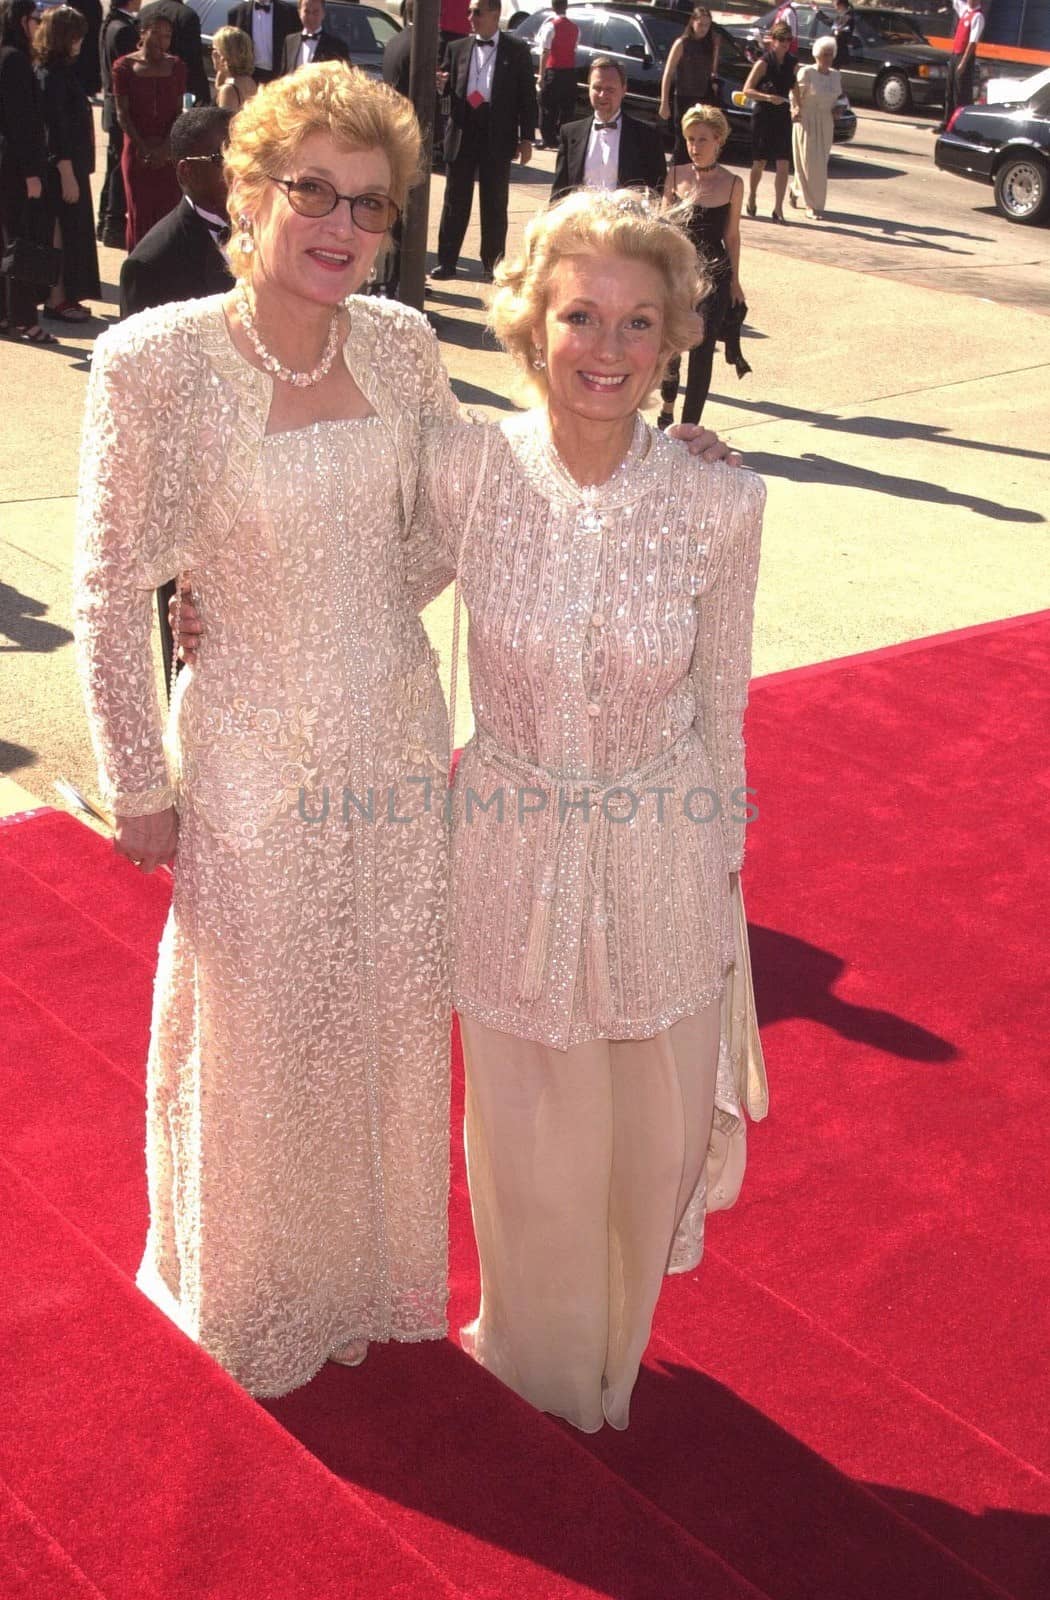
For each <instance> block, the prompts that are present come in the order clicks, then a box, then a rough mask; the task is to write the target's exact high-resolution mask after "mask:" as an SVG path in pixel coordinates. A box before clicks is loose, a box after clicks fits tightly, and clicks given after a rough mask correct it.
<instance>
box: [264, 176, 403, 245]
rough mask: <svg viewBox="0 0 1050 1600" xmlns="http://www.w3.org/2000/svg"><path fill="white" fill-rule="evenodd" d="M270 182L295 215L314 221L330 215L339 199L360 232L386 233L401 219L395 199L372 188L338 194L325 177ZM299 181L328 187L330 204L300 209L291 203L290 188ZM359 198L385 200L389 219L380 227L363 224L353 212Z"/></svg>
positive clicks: (399, 209)
mask: <svg viewBox="0 0 1050 1600" xmlns="http://www.w3.org/2000/svg"><path fill="white" fill-rule="evenodd" d="M270 182H271V183H275V184H276V185H277V187H278V189H283V190H284V195H285V199H286V200H287V201H288V204H289V205H290V206H291V208H292V210H293V211H294V212H295V214H296V216H297V217H312V218H313V219H314V221H319V220H320V218H321V217H330V216H331V215H332V213H333V211H335V210H336V208H337V206H338V205H339V202H340V200H345V201H346V203H347V205H348V206H349V207H350V220H351V222H352V223H353V224H354V227H355V228H360V229H361V232H362V233H373V234H379V233H388V232H389V231H390V229H391V228H393V227H394V226H395V225H396V224H397V223H398V222H400V220H401V207H400V206H399V205H398V204H397V201H396V200H391V198H390V196H389V195H388V194H377V192H376V191H375V190H374V189H366V190H365V192H364V194H340V193H339V190H338V189H337V188H336V186H335V184H334V183H329V182H328V179H327V178H271V179H270ZM301 183H319V184H323V185H324V187H325V188H326V189H330V190H331V191H332V193H333V195H334V196H335V199H334V200H333V201H332V204H331V205H330V206H329V208H328V210H327V211H300V210H299V208H298V206H296V205H294V204H293V202H292V190H293V189H294V188H296V187H297V186H298V185H299V184H301ZM359 200H385V201H386V203H387V205H388V206H389V207H390V209H391V211H392V212H393V213H394V214H393V216H392V217H391V218H390V219H389V221H387V222H385V223H384V224H383V226H382V227H381V228H368V227H366V226H365V225H364V223H361V222H358V220H357V217H356V215H355V212H354V207H355V206H356V205H357V202H358V201H359Z"/></svg>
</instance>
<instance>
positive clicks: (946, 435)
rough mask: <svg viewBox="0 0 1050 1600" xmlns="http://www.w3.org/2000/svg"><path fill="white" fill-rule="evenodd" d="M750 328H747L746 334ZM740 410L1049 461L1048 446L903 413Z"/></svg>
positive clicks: (742, 405) (753, 405)
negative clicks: (971, 432) (992, 437)
mask: <svg viewBox="0 0 1050 1600" xmlns="http://www.w3.org/2000/svg"><path fill="white" fill-rule="evenodd" d="M746 333H747V330H746V329H745V336H746ZM732 404H733V405H734V406H736V407H737V408H738V409H739V410H741V411H752V412H755V413H757V414H758V415H759V416H762V417H780V418H781V419H782V420H783V421H785V422H806V423H808V424H809V425H810V427H813V428H827V429H828V430H829V431H831V432H833V433H857V434H861V435H864V436H866V437H869V438H875V439H907V440H909V441H912V442H925V443H927V444H949V445H954V446H955V447H956V448H957V449H959V450H983V451H985V452H987V453H988V454H989V455H995V456H1004V455H1005V456H1019V457H1020V458H1021V459H1022V460H1024V461H1050V452H1048V451H1046V450H1022V449H1019V448H1018V447H1017V446H1016V445H1009V444H987V443H986V442H985V441H984V440H983V439H961V438H956V437H955V436H954V435H953V434H952V433H951V432H950V431H949V430H948V429H947V428H946V427H945V426H944V425H943V424H942V423H939V422H906V421H904V420H903V418H900V417H838V416H836V415H835V414H834V412H830V411H808V410H806V409H805V408H804V407H802V406H788V405H783V404H781V403H780V402H778V401H775V400H734V401H733V402H732Z"/></svg>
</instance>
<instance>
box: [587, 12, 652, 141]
mask: <svg viewBox="0 0 1050 1600" xmlns="http://www.w3.org/2000/svg"><path fill="white" fill-rule="evenodd" d="M598 48H599V50H600V51H601V53H602V55H606V56H611V57H612V59H613V60H614V61H615V62H617V63H618V64H619V65H620V66H621V67H622V68H623V70H624V72H625V73H626V74H627V109H628V110H629V111H637V112H641V113H643V114H645V113H648V120H650V121H651V120H652V115H653V111H654V109H655V107H656V104H657V103H658V101H659V98H660V78H661V67H660V64H659V63H658V62H657V61H656V58H655V57H654V55H653V52H652V50H651V48H650V45H649V40H648V39H647V38H646V36H645V34H644V32H643V31H642V28H641V25H640V24H639V23H638V22H636V21H635V19H634V17H625V16H614V15H613V14H612V13H610V12H606V13H605V15H604V16H603V18H602V22H601V27H600V28H599V30H598Z"/></svg>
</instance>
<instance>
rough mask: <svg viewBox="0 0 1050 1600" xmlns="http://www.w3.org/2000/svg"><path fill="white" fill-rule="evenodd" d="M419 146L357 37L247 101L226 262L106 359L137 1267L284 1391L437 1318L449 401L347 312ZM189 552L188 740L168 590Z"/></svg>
mask: <svg viewBox="0 0 1050 1600" xmlns="http://www.w3.org/2000/svg"><path fill="white" fill-rule="evenodd" d="M418 156H419V136H418V131H417V127H416V122H415V118H414V116H413V113H412V110H411V107H410V106H409V105H408V103H407V102H406V101H405V100H403V99H402V98H401V97H400V96H399V95H397V94H395V93H394V91H393V90H391V89H388V88H387V87H386V86H385V85H383V84H378V83H373V82H372V81H371V80H370V79H368V78H367V77H365V76H364V75H363V74H361V73H357V72H351V71H348V69H347V68H346V67H345V66H344V65H343V64H341V63H337V62H333V63H328V64H325V65H321V66H314V67H309V68H304V69H303V70H302V71H300V72H298V73H296V74H295V77H294V79H293V78H287V79H282V80H279V81H278V82H276V83H273V84H271V85H268V86H267V88H266V90H265V92H263V93H261V94H260V95H258V96H257V97H256V99H254V100H253V101H251V102H250V103H249V104H248V105H246V106H245V107H244V109H243V110H242V111H241V112H240V113H239V114H238V116H237V117H236V119H235V120H234V122H233V123H232V125H231V140H230V145H229V148H228V157H227V173H228V177H229V180H230V196H229V212H230V217H231V221H232V227H233V237H232V239H231V241H230V245H229V255H230V260H231V264H232V266H233V269H234V271H235V274H236V277H237V286H236V288H235V289H234V290H233V291H232V292H231V293H230V294H228V295H226V296H224V297H221V298H220V297H218V296H215V297H213V298H211V299H206V300H196V301H191V302H188V303H183V304H177V305H170V306H164V307H158V308H156V309H154V310H150V311H145V312H143V313H141V314H140V315H138V316H135V317H132V318H130V319H129V320H128V321H127V322H125V323H123V324H121V325H120V326H119V327H116V328H114V329H112V330H110V331H108V332H107V333H106V334H104V335H103V337H102V338H101V339H100V340H99V342H98V344H97V346H96V355H95V360H94V368H93V373H92V380H91V390H90V397H89V409H88V418H87V425H86V431H85V442H84V454H83V461H82V473H81V501H80V518H79V556H78V604H77V615H78V621H77V633H78V641H79V652H80V662H81V668H82V673H83V678H84V683H85V689H86V695H87V701H88V707H89V715H90V719H91V723H92V728H93V734H94V738H95V742H96V748H97V752H98V755H99V761H100V770H101V776H102V782H103V786H104V789H105V793H106V798H107V800H108V802H109V805H110V807H111V809H112V810H113V812H114V813H115V814H116V818H117V848H118V850H120V851H121V852H122V853H123V854H124V855H126V856H128V857H130V858H131V860H133V861H134V862H136V863H137V864H138V865H140V866H141V867H142V868H143V869H144V870H147V871H148V870H150V869H151V868H153V867H155V866H156V865H157V864H158V863H160V862H163V861H170V860H171V859H172V857H173V856H174V854H175V849H176V842H177V845H178V867H177V871H176V875H175V888H174V899H173V906H172V912H171V916H170V919H169V923H168V927H167V929H166V932H165V935H164V940H163V944H162V948H161V955H160V966H159V972H158V978H157V986H156V1000H155V1009H154V1020H153V1034H152V1043H151V1048H150V1054H149V1072H148V1082H149V1094H148V1138H147V1144H148V1175H149V1197H150V1228H149V1236H148V1240H147V1244H146V1252H145V1257H144V1260H143V1263H142V1267H141V1270H140V1274H139V1283H140V1286H141V1287H142V1288H143V1289H144V1290H145V1292H146V1293H147V1294H149V1295H150V1297H151V1298H152V1299H153V1300H154V1301H155V1302H156V1303H157V1304H158V1305H160V1306H161V1307H162V1308H164V1309H165V1310H166V1311H167V1312H168V1313H169V1315H171V1316H172V1317H173V1318H174V1319H175V1320H176V1321H177V1322H178V1323H179V1324H180V1326H182V1327H183V1328H184V1329H185V1330H186V1331H187V1332H188V1333H189V1334H190V1335H191V1337H193V1338H195V1339H197V1340H199V1342H200V1343H201V1344H202V1345H203V1346H204V1348H205V1349H206V1350H208V1351H209V1352H210V1353H211V1354H212V1355H213V1356H214V1357H216V1359H217V1360H219V1361H220V1362H221V1363H222V1365H223V1366H224V1367H226V1368H227V1370H228V1371H229V1372H231V1373H232V1374H233V1376H234V1377H235V1378H237V1379H238V1380H239V1382H240V1383H242V1384H243V1385H244V1386H245V1387H246V1388H248V1389H249V1390H251V1391H252V1392H253V1393H256V1394H260V1395H275V1394H280V1393H283V1392H285V1391H287V1390H290V1389H292V1388H295V1387H296V1386H297V1385H299V1384H302V1383H305V1382H306V1381H307V1380H308V1379H309V1378H311V1377H312V1376H313V1374H314V1373H315V1372H316V1371H317V1370H318V1369H319V1368H320V1367H321V1366H322V1364H323V1363H324V1362H325V1361H326V1360H329V1359H333V1360H338V1361H342V1362H343V1363H344V1364H349V1365H354V1364H356V1363H357V1362H358V1361H359V1360H361V1359H363V1357H364V1353H365V1350H366V1346H367V1342H368V1341H372V1340H388V1339H401V1340H419V1339H432V1338H439V1337H441V1336H443V1334H444V1333H445V1327H446V1323H445V1300H446V1227H447V1223H446V1202H447V1192H448V1171H447V1162H448V1076H447V1073H448V1065H447V1063H448V1039H449V1012H448V1005H447V998H446V991H447V983H446V974H445V953H444V908H445V871H446V867H445V861H446V846H445V824H444V818H443V812H442V793H443V788H444V782H445V777H446V773H447V750H446V743H447V736H446V724H445V710H444V703H443V700H442V695H441V689H440V686H439V682H438V676H437V671H436V668H435V663H434V657H433V653H432V651H431V648H430V646H429V644H428V642H427V639H426V636H425V634H424V631H423V628H422V624H421V623H420V621H419V618H418V614H417V607H418V605H419V604H420V603H421V602H422V601H424V600H425V599H427V598H429V595H428V594H427V593H426V592H425V589H424V588H423V587H422V586H421V582H420V578H419V569H418V563H419V560H420V558H419V555H418V552H417V551H416V550H415V548H414V546H413V542H412V539H411V538H410V537H408V536H406V534H405V528H406V523H407V517H408V514H409V513H410V511H411V508H412V505H413V502H414V498H415V482H416V472H417V464H418V460H419V453H420V452H419V440H420V431H421V427H422V425H423V424H424V423H425V422H426V421H427V420H428V419H431V420H436V418H437V417H438V416H440V415H442V414H443V413H444V412H446V411H447V412H448V413H449V414H450V415H451V414H452V413H453V412H454V409H455V407H454V401H453V399H452V395H451V392H450V391H449V389H448V385H447V380H446V379H445V377H444V374H443V373H442V371H441V367H440V364H439V360H438V356H437V346H436V343H435V341H434V339H433V336H432V334H431V333H430V331H429V329H428V328H427V326H426V323H425V322H424V320H423V318H422V317H420V316H419V315H418V314H416V313H415V312H412V311H410V310H406V309H404V308H403V307H401V306H399V305H396V304H393V303H388V302H385V301H379V300H376V299H373V298H364V297H363V298H352V299H350V300H349V302H348V303H346V304H344V302H347V296H351V295H354V294H355V293H356V291H357V290H359V289H360V288H361V287H362V285H363V284H364V283H365V281H366V279H367V277H368V273H369V269H370V267H371V265H372V263H373V261H374V260H375V257H376V253H377V251H378V249H379V247H380V245H381V244H382V243H383V240H384V238H385V237H386V235H387V233H388V231H389V227H390V225H391V224H392V223H393V221H394V220H395V219H396V217H397V216H398V213H399V208H400V206H401V204H402V202H403V199H404V196H405V193H406V190H407V188H408V185H409V183H410V182H411V180H412V178H413V176H414V174H415V171H416V166H417V162H418ZM189 569H192V572H193V583H194V592H195V596H196V598H197V601H198V604H199V608H200V612H201V615H202V618H203V619H204V622H205V624H206V626H207V630H208V645H209V647H208V649H207V650H206V651H204V652H202V656H201V659H200V662H199V664H198V665H197V666H196V667H195V669H194V670H193V671H192V672H188V673H183V674H182V675H181V676H180V678H179V682H178V687H177V690H176V693H175V697H174V703H173V708H172V714H171V720H170V728H169V754H170V766H169V761H168V760H166V759H165V752H164V746H163V743H162V722H161V716H160V712H159V709H158V703H157V695H156V691H155V686H154V677H153V667H152V663H151V659H150V648H149V632H150V590H151V589H153V588H154V587H156V586H158V585H159V584H161V583H162V582H163V581H164V580H166V579H170V578H172V577H174V576H175V575H176V574H177V573H179V572H183V571H187V570H189ZM445 576H446V575H443V576H441V577H438V578H437V579H436V580H435V581H436V582H437V584H438V586H440V585H441V584H442V583H443V582H444V581H445ZM176 804H177V819H176V809H175V808H176Z"/></svg>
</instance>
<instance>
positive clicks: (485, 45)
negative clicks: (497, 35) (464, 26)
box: [474, 39, 496, 50]
mask: <svg viewBox="0 0 1050 1600" xmlns="http://www.w3.org/2000/svg"><path fill="white" fill-rule="evenodd" d="M474 43H475V44H476V45H477V47H478V49H479V50H491V49H493V47H494V46H495V43H496V41H495V39H475V40H474Z"/></svg>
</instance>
